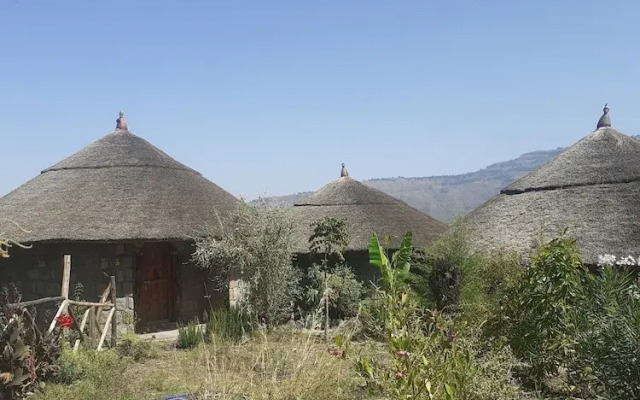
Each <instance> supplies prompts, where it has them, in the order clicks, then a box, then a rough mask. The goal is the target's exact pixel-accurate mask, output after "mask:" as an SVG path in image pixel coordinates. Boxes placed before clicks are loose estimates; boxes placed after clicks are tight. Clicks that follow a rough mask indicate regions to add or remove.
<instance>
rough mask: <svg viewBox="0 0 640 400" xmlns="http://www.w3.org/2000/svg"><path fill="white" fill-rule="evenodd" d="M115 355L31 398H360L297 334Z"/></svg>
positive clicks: (328, 358)
mask: <svg viewBox="0 0 640 400" xmlns="http://www.w3.org/2000/svg"><path fill="white" fill-rule="evenodd" d="M114 356H115V355H114V354H112V355H110V356H106V358H107V360H106V361H104V362H97V363H96V362H92V363H91V366H92V368H93V367H95V368H97V369H98V370H97V371H95V373H92V374H89V376H87V377H85V378H83V379H81V380H79V381H77V382H74V383H72V384H70V385H62V384H55V385H49V386H47V387H46V388H45V390H44V392H43V393H42V394H40V395H38V396H36V397H35V398H34V399H39V400H45V399H46V400H49V399H70V400H81V399H87V400H89V399H90V400H102V399H118V400H120V399H122V400H125V399H132V400H133V399H140V400H142V399H144V400H149V399H163V398H164V395H169V394H174V395H176V394H186V393H190V394H193V395H194V398H196V399H205V398H211V399H247V398H248V399H254V400H258V399H291V400H294V399H305V400H313V399H322V400H328V399H357V398H362V397H364V394H365V393H364V392H363V390H362V389H361V388H360V386H359V383H360V378H359V377H358V376H357V374H356V373H355V372H354V368H353V362H352V360H349V359H348V358H347V359H340V358H337V357H335V356H333V355H331V354H329V353H328V351H327V346H326V345H325V344H324V343H323V341H322V340H321V339H320V338H317V337H314V336H312V335H303V334H300V333H292V332H288V333H280V334H270V335H265V334H264V333H256V334H255V335H254V337H253V338H252V339H251V340H250V341H248V342H246V343H244V344H241V345H232V344H229V343H226V342H219V343H216V342H214V343H209V344H206V345H205V344H203V345H201V346H200V347H198V348H196V349H194V350H188V351H185V350H176V349H174V348H169V347H165V348H163V349H161V350H160V351H158V352H157V358H153V359H148V360H145V361H144V362H138V363H134V362H132V361H129V362H126V363H122V361H121V360H117V359H116V358H115V357H114ZM101 357H102V356H101ZM108 358H113V359H112V360H108ZM123 365H125V368H122V366H123ZM118 369H120V370H118ZM243 396H245V397H243Z"/></svg>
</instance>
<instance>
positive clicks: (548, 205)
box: [463, 105, 640, 264]
mask: <svg viewBox="0 0 640 400" xmlns="http://www.w3.org/2000/svg"><path fill="white" fill-rule="evenodd" d="M639 161H640V141H638V140H637V139H635V138H633V137H630V136H627V135H624V134H622V133H620V132H618V131H616V130H615V129H613V128H611V122H610V119H609V108H608V107H607V106H606V105H605V108H604V114H603V115H602V117H601V118H600V120H599V121H598V123H597V126H596V130H595V131H593V132H591V133H590V134H589V135H587V136H586V137H584V138H583V139H581V140H580V141H578V142H577V143H575V144H574V145H573V146H571V147H570V148H568V149H567V150H565V151H564V152H562V153H561V154H559V155H558V156H557V157H556V158H554V159H553V160H551V161H549V162H548V163H546V164H544V165H543V166H541V167H540V168H538V169H537V170H535V171H533V172H531V173H529V174H528V175H526V176H524V177H523V178H521V179H519V180H517V181H516V182H514V183H513V184H511V185H510V186H508V187H507V188H505V189H503V190H502V191H501V192H500V194H498V195H497V196H495V197H494V198H492V199H490V200H489V201H488V202H486V203H485V204H484V205H482V206H480V207H478V208H477V209H476V210H474V211H472V212H471V213H470V214H468V215H467V216H466V217H465V218H464V219H463V221H464V226H465V227H466V229H467V231H468V234H469V238H470V239H471V241H472V243H473V245H474V247H475V248H476V249H478V250H491V249H503V250H513V251H517V252H521V253H523V254H524V255H525V258H526V256H527V254H529V253H530V251H531V250H532V249H533V248H534V246H535V244H536V243H537V242H538V241H539V240H540V239H544V240H547V239H550V238H552V237H554V236H557V235H558V234H560V233H562V232H563V231H564V230H565V229H567V235H568V236H569V237H572V238H574V239H576V240H577V242H578V244H579V247H580V250H581V252H582V255H583V257H584V260H585V262H587V263H589V264H596V263H597V261H598V255H603V254H614V255H617V256H626V255H633V256H634V257H635V256H638V255H639V254H640V224H638V222H637V221H638V219H639V217H640V207H639V205H640V200H639V196H640V162H639Z"/></svg>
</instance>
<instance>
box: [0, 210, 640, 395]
mask: <svg viewBox="0 0 640 400" xmlns="http://www.w3.org/2000/svg"><path fill="white" fill-rule="evenodd" d="M313 226H314V233H313V235H312V237H311V238H310V239H309V242H310V248H311V251H312V256H313V257H314V260H313V265H312V266H311V268H310V269H309V271H308V274H307V275H306V276H305V279H302V280H300V279H299V277H298V275H297V273H296V271H294V269H293V267H292V263H291V250H290V247H291V246H290V239H291V224H290V220H289V218H288V216H287V214H286V210H283V209H275V210H267V209H266V208H265V209H260V208H258V209H249V208H248V207H247V206H246V205H243V206H241V207H240V209H239V211H238V214H237V215H236V217H235V228H234V230H233V231H230V232H228V234H226V235H224V236H223V237H221V238H217V239H212V238H206V239H205V238H202V239H199V241H198V243H197V244H198V250H197V252H196V255H195V257H196V259H198V260H199V262H200V265H201V266H203V267H206V268H208V269H209V270H210V271H211V273H212V276H213V275H215V276H222V277H226V278H225V279H228V277H230V276H234V277H240V278H241V279H244V280H246V281H247V282H248V283H249V284H250V289H249V291H248V293H247V294H246V297H245V298H244V299H243V301H242V302H241V305H240V306H238V307H233V308H229V309H216V310H211V311H210V312H209V313H208V314H207V315H206V319H205V324H204V326H201V325H198V324H197V323H195V322H193V323H190V324H187V325H185V326H180V327H179V330H178V337H177V340H176V342H175V343H171V344H165V345H163V344H160V343H156V342H148V341H143V340H140V339H138V338H137V337H136V336H135V335H128V336H125V337H124V338H121V340H120V343H119V344H118V346H117V347H116V348H115V349H111V350H106V351H102V352H97V351H93V350H86V349H81V350H80V351H79V352H77V353H73V352H72V351H70V349H69V342H70V339H71V337H65V336H64V335H63V336H60V330H59V329H56V330H55V331H54V334H52V335H46V334H45V335H43V334H41V333H40V332H39V331H38V330H37V328H35V325H34V324H33V323H32V321H31V314H30V313H28V312H27V310H24V309H22V310H12V309H9V308H8V307H7V306H6V304H7V303H10V302H16V301H18V299H19V296H18V294H17V292H16V291H15V290H13V291H9V290H8V289H7V290H5V291H4V296H3V297H4V298H3V300H2V303H0V304H2V307H0V332H1V335H0V351H1V352H0V384H1V386H0V388H1V390H2V392H0V394H1V395H2V398H7V399H17V398H21V397H22V396H23V395H26V394H31V393H33V392H36V394H35V396H34V397H33V398H34V399H40V400H42V399H44V400H48V399H59V398H65V399H71V400H79V399H91V400H101V399H114V398H117V399H134V400H135V399H148V398H161V397H162V396H163V395H170V394H180V393H189V394H191V395H192V396H193V398H231V399H234V398H237V399H242V398H250V399H298V398H304V399H310V400H314V399H323V400H325V399H328V398H332V399H333V398H335V399H364V398H372V399H407V400H408V399H429V400H435V399H438V400H440V399H444V400H475V399H495V400H507V399H527V400H528V399H533V398H570V399H585V400H586V399H594V400H595V399H618V398H640V357H638V348H640V281H639V280H638V273H637V271H625V270H624V269H623V268H622V267H621V266H620V265H616V266H615V267H614V266H613V265H611V264H614V263H613V262H612V261H610V262H609V261H608V264H609V265H602V266H600V267H599V268H598V269H597V270H596V269H594V268H592V269H589V268H588V267H587V266H586V265H584V264H583V262H582V260H581V257H580V253H579V249H578V247H577V244H576V242H575V241H573V240H571V239H569V238H566V237H564V236H561V237H559V238H556V239H554V240H552V241H550V242H547V243H541V244H540V245H539V246H538V248H537V250H536V251H535V253H534V254H532V255H531V256H530V258H529V260H528V263H527V265H526V267H525V266H524V264H523V263H522V262H521V258H520V256H519V255H515V254H509V253H493V254H490V255H486V254H477V253H474V252H472V251H471V250H470V248H469V247H468V246H467V244H466V238H465V232H464V230H463V229H462V227H460V226H458V225H456V224H454V226H453V228H452V229H451V230H449V232H448V233H447V234H446V235H445V236H444V237H443V238H441V239H440V240H439V241H437V242H435V243H434V244H433V245H432V246H430V247H429V248H427V249H414V248H413V243H412V235H411V233H408V234H407V235H406V236H405V237H404V238H403V240H402V242H401V246H400V248H399V249H396V250H395V251H391V250H389V249H386V248H384V247H383V246H382V245H381V244H380V242H379V240H378V238H377V237H376V236H375V235H374V236H373V237H372V238H371V240H370V246H369V259H370V260H369V261H370V263H371V265H373V266H374V267H375V268H377V269H378V271H379V274H380V276H381V279H380V281H379V282H377V286H375V287H372V288H371V289H369V294H368V296H367V297H366V298H364V299H363V292H364V290H363V285H362V283H359V282H357V281H356V279H355V277H354V274H353V272H352V271H351V269H350V268H349V266H348V265H346V262H345V260H344V257H343V255H342V251H343V249H344V248H345V246H347V244H348V236H347V235H346V232H347V229H346V224H345V222H344V221H341V220H337V219H325V220H322V221H318V222H317V223H316V224H314V225H313ZM603 260H605V258H603ZM607 260H608V259H607ZM632 261H633V260H632ZM623 264H624V263H623ZM631 264H635V262H632V263H631ZM221 284H223V282H222V281H221ZM79 290H81V288H78V291H79ZM296 302H297V304H304V303H305V302H306V304H307V306H308V308H309V309H310V310H307V312H308V313H309V314H310V315H312V317H313V318H315V317H316V316H317V315H323V316H324V318H322V319H323V320H324V322H325V323H327V321H328V320H329V319H331V320H334V321H335V320H337V319H347V321H346V322H345V323H344V324H340V325H339V326H338V327H336V328H335V330H334V331H330V330H329V329H328V327H329V326H328V324H326V325H325V326H326V327H327V330H326V331H325V332H326V333H325V335H326V337H322V335H321V332H318V331H317V330H315V329H309V330H300V329H299V327H300V325H299V324H291V323H290V322H291V321H290V320H291V319H292V318H293V317H292V315H293V306H294V304H296ZM317 308H319V309H320V310H321V311H320V312H319V313H317V314H314V313H313V312H312V311H313V310H314V309H317ZM309 314H307V315H309ZM299 317H302V318H304V317H305V314H301V315H300V316H299ZM327 317H329V318H327ZM316 322H318V321H316ZM305 327H308V325H305ZM329 337H332V339H333V343H334V344H335V345H328V343H329V340H328V339H329ZM61 338H63V339H64V340H61ZM207 396H208V397H207ZM243 396H244V397H243Z"/></svg>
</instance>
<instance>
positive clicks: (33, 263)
mask: <svg viewBox="0 0 640 400" xmlns="http://www.w3.org/2000/svg"><path fill="white" fill-rule="evenodd" d="M139 248H140V245H139V244H136V243H128V244H109V243H42V244H35V245H34V246H33V247H32V248H31V249H19V248H13V249H11V256H10V257H9V258H8V259H2V260H0V287H1V286H6V285H9V284H13V285H15V286H16V287H17V289H18V290H19V292H20V293H21V295H22V300H24V301H26V300H34V299H38V298H42V297H53V296H59V295H60V292H61V283H62V271H63V257H64V255H66V254H69V255H71V257H72V260H71V276H70V278H71V279H70V281H71V282H70V289H69V292H70V294H69V297H71V298H74V297H76V296H77V297H78V298H80V299H82V300H85V301H98V300H99V298H100V296H101V294H102V293H103V292H104V290H105V288H106V287H107V285H108V284H109V280H110V278H109V276H111V275H114V276H115V277H116V293H117V310H118V311H117V313H116V320H117V323H118V331H119V334H124V333H126V332H133V331H134V329H135V324H136V315H135V304H134V298H135V296H134V290H135V277H136V274H135V272H136V254H137V252H138V250H139ZM176 249H177V251H176V265H175V267H176V282H175V285H176V290H175V295H176V299H175V305H176V313H175V314H176V315H175V317H176V320H177V321H191V320H193V319H195V318H199V319H202V316H203V314H204V313H205V311H206V310H208V309H209V308H210V307H211V306H213V307H218V306H222V305H224V304H225V296H222V295H221V293H220V292H216V291H215V290H214V288H212V287H210V285H208V284H207V273H205V272H204V271H200V270H198V269H197V268H196V267H194V266H193V265H191V264H190V262H189V260H190V254H191V251H192V249H191V247H190V246H189V245H183V244H179V245H177V246H176ZM55 311H56V306H55V305H51V306H50V307H43V306H38V309H37V319H38V321H39V322H41V323H43V324H46V323H49V322H51V319H52V318H53V315H54V314H55ZM77 317H78V318H80V317H79V316H77ZM105 318H106V313H103V315H102V317H101V319H102V320H103V321H104V319H105Z"/></svg>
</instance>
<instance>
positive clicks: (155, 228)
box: [0, 114, 237, 331]
mask: <svg viewBox="0 0 640 400" xmlns="http://www.w3.org/2000/svg"><path fill="white" fill-rule="evenodd" d="M236 205H237V199H236V198H235V197H234V196H232V195H231V194H229V193H228V192H226V191H225V190H223V189H221V188H220V187H218V186H217V185H215V184H214V183H212V182H210V181H208V180H207V179H205V178H204V177H203V176H202V175H201V174H199V173H198V172H196V171H194V170H193V169H191V168H189V167H187V166H185V165H183V164H181V163H179V162H177V161H175V160H174V159H173V158H171V157H170V156H168V155H167V154H165V153H164V152H162V151H161V150H159V149H158V148H156V147H154V146H153V145H152V144H150V143H149V142H147V141H146V140H144V139H142V138H140V137H138V136H136V135H134V134H133V133H131V132H130V131H129V130H128V128H127V124H126V121H125V119H124V117H123V115H122V114H121V115H120V118H118V120H117V127H116V130H115V131H113V132H112V133H109V134H107V135H106V136H104V137H103V138H101V139H100V140H98V141H96V142H94V143H92V144H90V145H88V146H87V147H85V148H83V149H82V150H80V151H79V152H77V153H76V154H74V155H72V156H70V157H68V158H66V159H64V160H63V161H61V162H59V163H57V164H55V165H53V166H52V167H50V168H47V169H45V170H44V171H42V173H41V174H40V175H38V176H36V177H35V178H33V179H31V180H29V181H28V182H26V183H25V184H23V185H22V186H20V187H18V188H17V189H15V190H14V191H12V192H11V193H9V194H7V195H6V196H4V197H2V198H0V216H1V217H2V221H1V226H0V232H4V234H5V235H6V237H9V238H11V239H13V240H16V241H20V242H22V243H25V244H30V245H32V248H31V249H26V250H22V249H19V248H13V249H12V251H11V256H10V258H9V259H7V260H6V261H5V262H3V265H2V266H1V268H0V282H2V283H9V282H12V283H16V284H17V286H18V288H19V289H20V291H21V292H22V294H23V298H24V299H25V300H29V299H32V298H39V297H44V296H52V295H53V296H58V295H60V289H61V288H60V285H61V275H62V265H63V261H62V260H63V256H64V255H65V254H69V255H71V256H72V268H71V292H72V293H73V292H74V290H75V291H77V292H78V295H80V296H81V297H83V298H84V299H90V300H93V301H95V300H96V299H97V298H98V296H99V295H100V294H101V293H102V291H103V290H104V288H105V287H106V286H107V285H108V283H109V278H108V276H107V275H115V276H116V280H117V293H118V302H119V304H118V306H119V312H118V316H117V318H118V322H119V326H124V327H127V326H128V327H129V328H131V327H133V326H134V325H135V328H136V330H137V331H142V330H147V329H153V328H159V327H162V326H164V325H169V326H171V323H173V322H175V321H186V320H190V319H192V318H194V317H200V316H201V315H202V313H203V312H204V311H205V309H207V308H208V307H209V306H210V305H215V304H220V303H222V302H223V301H224V296H223V295H220V296H218V295H217V294H216V293H215V292H214V291H212V288H209V287H207V286H205V283H204V282H205V281H206V279H204V272H202V271H199V270H198V269H197V268H196V267H194V266H193V265H191V264H190V259H191V254H192V251H193V250H192V246H193V241H192V240H191V239H190V237H193V236H194V235H197V234H199V233H203V232H204V231H208V232H210V233H215V232H216V231H217V230H219V229H220V226H221V223H222V224H224V223H225V221H226V219H227V218H228V215H230V213H231V212H233V211H234V210H235V208H236ZM18 226H19V227H20V228H22V229H19V228H18ZM225 295H226V294H225ZM165 323H168V324H165Z"/></svg>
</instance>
